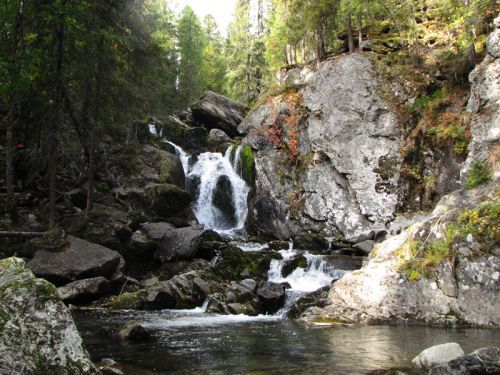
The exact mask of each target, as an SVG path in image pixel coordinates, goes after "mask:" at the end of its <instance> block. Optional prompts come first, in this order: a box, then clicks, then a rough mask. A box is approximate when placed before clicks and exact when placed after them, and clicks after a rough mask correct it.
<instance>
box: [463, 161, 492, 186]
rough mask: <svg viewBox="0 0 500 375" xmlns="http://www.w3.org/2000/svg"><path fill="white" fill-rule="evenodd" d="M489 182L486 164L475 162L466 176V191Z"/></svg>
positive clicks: (488, 171) (489, 177) (489, 176)
mask: <svg viewBox="0 0 500 375" xmlns="http://www.w3.org/2000/svg"><path fill="white" fill-rule="evenodd" d="M490 181H491V171H490V168H488V166H487V165H486V164H484V163H483V162H481V161H479V160H478V161H475V162H474V163H473V164H472V166H471V168H470V171H469V174H468V176H467V183H466V184H465V188H466V189H473V188H475V187H476V186H479V185H481V184H485V183H487V182H490Z"/></svg>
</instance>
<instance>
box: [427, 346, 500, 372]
mask: <svg viewBox="0 0 500 375" xmlns="http://www.w3.org/2000/svg"><path fill="white" fill-rule="evenodd" d="M469 374H485V375H487V374H492V375H493V374H500V348H498V347H488V348H482V349H478V350H474V351H473V352H472V353H470V354H468V355H464V356H462V357H458V358H456V359H453V360H451V361H450V362H448V363H447V364H443V365H437V366H434V367H432V368H431V370H430V371H429V375H469Z"/></svg>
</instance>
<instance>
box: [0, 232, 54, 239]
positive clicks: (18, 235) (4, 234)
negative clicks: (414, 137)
mask: <svg viewBox="0 0 500 375" xmlns="http://www.w3.org/2000/svg"><path fill="white" fill-rule="evenodd" d="M48 233H49V232H6V231H0V238H7V237H13V238H35V237H43V236H46V235H47V234H48Z"/></svg>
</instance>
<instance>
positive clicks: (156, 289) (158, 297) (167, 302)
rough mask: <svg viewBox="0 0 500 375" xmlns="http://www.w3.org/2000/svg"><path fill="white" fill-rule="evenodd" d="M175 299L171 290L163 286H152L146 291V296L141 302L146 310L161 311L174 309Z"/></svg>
mask: <svg viewBox="0 0 500 375" xmlns="http://www.w3.org/2000/svg"><path fill="white" fill-rule="evenodd" d="M176 303H177V299H176V297H175V295H173V293H172V290H171V289H170V288H168V287H166V286H165V285H162V284H159V285H153V286H152V287H150V288H147V289H146V294H145V297H144V300H143V302H142V306H144V307H145V308H146V309H147V310H163V309H172V308H174V307H175V305H176Z"/></svg>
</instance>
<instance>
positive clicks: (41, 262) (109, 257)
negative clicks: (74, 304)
mask: <svg viewBox="0 0 500 375" xmlns="http://www.w3.org/2000/svg"><path fill="white" fill-rule="evenodd" d="M67 241H68V245H67V247H66V248H65V249H64V251H62V252H57V253H54V252H50V251H46V250H43V251H37V252H36V254H35V256H34V257H33V259H32V260H31V261H30V262H28V267H29V268H30V269H31V270H32V271H33V272H34V273H35V275H37V276H38V277H43V278H44V279H47V280H49V281H50V282H52V283H54V284H55V285H59V286H61V285H65V284H67V283H70V282H72V281H76V280H81V279H86V278H93V277H99V276H103V277H106V278H109V277H111V276H112V275H113V274H114V273H115V272H116V270H117V268H118V266H119V265H120V261H121V259H122V257H121V256H120V254H118V253H117V252H116V251H113V250H110V249H107V248H105V247H103V246H100V245H96V244H93V243H90V242H87V241H85V240H82V239H80V238H76V237H73V236H68V238H67Z"/></svg>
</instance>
